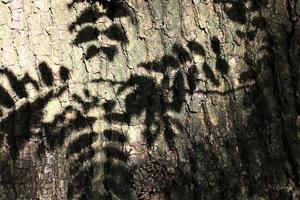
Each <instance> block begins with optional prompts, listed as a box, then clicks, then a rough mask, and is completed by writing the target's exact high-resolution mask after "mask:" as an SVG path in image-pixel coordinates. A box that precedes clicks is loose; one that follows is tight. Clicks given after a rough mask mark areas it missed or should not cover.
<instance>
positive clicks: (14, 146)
mask: <svg viewBox="0 0 300 200" xmlns="http://www.w3.org/2000/svg"><path fill="white" fill-rule="evenodd" d="M38 70H39V75H40V78H41V82H40V81H37V80H34V79H33V78H31V77H30V75H29V74H25V75H24V77H23V78H21V79H19V78H17V77H16V76H15V75H14V73H13V72H12V71H10V70H9V69H7V68H3V69H1V70H0V73H2V74H3V75H4V76H6V77H7V79H8V81H9V83H10V86H11V88H12V89H13V92H14V93H15V94H16V96H17V97H18V100H17V101H19V102H18V104H16V102H15V100H14V99H13V97H12V94H10V92H8V91H6V90H5V89H4V88H3V87H1V97H2V98H1V102H0V106H1V107H4V108H6V110H5V113H6V114H5V115H2V116H1V121H0V130H1V132H0V133H1V135H0V142H1V144H2V151H1V165H0V167H1V174H0V179H1V184H5V185H6V187H12V188H14V190H15V191H16V193H17V186H16V184H15V182H18V181H21V179H22V177H17V180H15V178H7V177H14V176H15V175H14V174H13V173H14V170H12V169H11V167H12V166H10V165H8V161H9V160H10V159H12V161H13V162H17V160H18V158H19V153H20V152H21V151H22V150H23V148H24V146H25V145H26V144H27V142H29V140H31V141H32V140H34V141H35V142H36V143H37V146H38V148H37V154H38V156H39V157H40V158H42V157H44V156H46V154H47V153H50V152H53V151H54V150H55V149H56V148H60V147H61V146H62V145H64V142H65V139H66V138H68V137H70V136H71V135H72V133H73V132H80V131H81V130H83V129H84V128H87V127H90V128H91V126H92V124H93V123H94V122H95V118H94V117H89V116H88V115H87V112H88V111H89V110H90V109H91V108H93V107H94V106H95V105H96V104H97V103H98V98H97V97H91V99H92V100H91V102H87V101H84V100H82V99H81V98H80V97H79V96H77V95H73V98H74V100H75V101H77V103H78V104H81V109H80V110H79V109H77V108H75V107H73V106H72V105H70V106H67V107H66V108H64V110H63V111H62V113H59V114H57V115H55V116H54V119H53V120H52V121H50V122H45V121H44V120H43V118H44V109H45V107H46V106H47V104H48V103H49V102H50V101H51V100H53V99H57V98H59V97H60V96H61V95H62V94H63V93H65V92H66V91H67V90H68V79H69V70H68V69H67V68H66V67H64V66H61V67H60V69H59V72H58V73H59V78H60V83H59V84H58V85H56V84H54V75H53V72H52V70H51V68H50V67H49V66H48V65H47V64H46V63H45V62H42V63H40V64H39V65H38ZM27 84H31V85H32V86H33V88H35V89H36V91H37V92H38V93H39V94H38V95H37V97H35V98H34V99H33V100H30V101H29V100H27V99H25V98H26V97H28V95H29V94H28V91H27V90H26V89H25V87H26V85H27ZM42 89H43V90H42ZM20 102H21V103H20ZM67 116H68V117H67ZM70 116H72V117H70ZM94 135H95V133H93V132H89V133H85V134H83V135H80V137H79V138H77V139H75V140H74V141H72V142H70V143H68V147H67V159H69V160H70V174H71V180H70V182H71V184H70V185H69V186H68V191H69V196H72V195H71V193H72V191H73V190H74V189H76V192H77V193H78V191H79V193H81V194H80V195H81V197H80V198H81V199H89V198H88V192H89V190H90V189H91V183H90V177H88V175H89V174H90V171H91V170H93V168H92V165H89V167H87V168H86V169H84V168H82V166H83V163H84V162H89V161H90V159H91V158H92V157H93V154H94V150H93V148H92V147H91V144H92V142H93V136H94ZM25 171H26V170H25ZM18 179H20V180H18ZM82 186H84V187H82ZM34 192H36V191H32V194H33V193H34ZM9 195H10V196H7V197H6V198H8V199H13V198H17V196H14V195H17V194H9Z"/></svg>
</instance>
